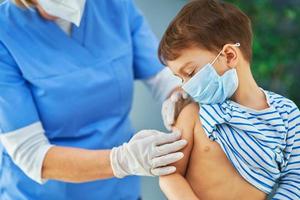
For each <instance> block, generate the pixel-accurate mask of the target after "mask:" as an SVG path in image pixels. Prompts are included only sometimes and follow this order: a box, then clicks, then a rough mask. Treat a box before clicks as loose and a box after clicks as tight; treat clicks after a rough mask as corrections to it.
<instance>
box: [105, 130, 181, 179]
mask: <svg viewBox="0 0 300 200" xmlns="http://www.w3.org/2000/svg"><path fill="white" fill-rule="evenodd" d="M180 138H181V133H180V132H174V133H170V134H166V133H163V132H159V131H155V130H143V131H140V132H139V133H137V134H136V135H135V136H134V137H133V138H132V139H131V140H130V141H129V142H128V143H124V144H123V145H121V146H120V147H115V148H113V149H112V151H111V153H110V162H111V166H112V169H113V173H114V175H115V177H117V178H123V177H125V176H129V175H138V176H161V175H167V174H171V173H174V172H175V171H176V168H175V167H174V166H169V165H170V164H172V163H174V162H177V161H178V160H180V159H181V158H183V153H181V152H177V151H179V150H181V149H182V148H183V147H185V146H186V144H187V141H186V140H180Z"/></svg>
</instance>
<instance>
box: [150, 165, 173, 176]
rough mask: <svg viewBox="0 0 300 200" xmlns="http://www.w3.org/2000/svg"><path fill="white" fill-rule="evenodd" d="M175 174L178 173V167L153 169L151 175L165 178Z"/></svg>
mask: <svg viewBox="0 0 300 200" xmlns="http://www.w3.org/2000/svg"><path fill="white" fill-rule="evenodd" d="M174 172H176V167H174V166H167V167H161V168H155V169H151V173H152V174H153V175H154V176H165V175H169V174H173V173H174Z"/></svg>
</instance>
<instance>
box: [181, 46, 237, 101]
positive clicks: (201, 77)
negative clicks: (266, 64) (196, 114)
mask: <svg viewBox="0 0 300 200" xmlns="http://www.w3.org/2000/svg"><path fill="white" fill-rule="evenodd" d="M233 46H237V47H239V46H240V44H239V43H237V44H235V45H233ZM221 53H222V51H221V52H220V53H219V54H218V55H217V57H216V58H215V59H214V61H213V62H211V63H208V64H206V65H205V66H204V67H203V68H202V69H201V70H200V71H199V72H197V73H196V74H195V75H194V76H193V77H192V78H191V79H190V80H189V81H187V82H186V83H185V84H183V86H182V89H183V90H184V91H186V92H187V93H188V94H189V95H190V96H191V97H192V98H193V99H194V101H196V102H198V103H200V104H216V103H222V102H224V101H225V100H226V99H228V98H230V97H231V96H232V95H233V94H234V92H235V91H236V90H237V88H238V84H239V83H238V76H237V71H236V69H235V68H233V69H230V70H228V71H226V72H225V73H224V74H223V75H222V76H220V75H219V74H218V73H217V72H216V70H215V68H214V67H213V64H214V63H215V61H216V60H217V59H218V57H219V56H220V55H221Z"/></svg>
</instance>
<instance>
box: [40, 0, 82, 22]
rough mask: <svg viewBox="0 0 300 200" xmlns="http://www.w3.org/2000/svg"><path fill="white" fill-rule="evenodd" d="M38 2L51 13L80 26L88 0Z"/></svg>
mask: <svg viewBox="0 0 300 200" xmlns="http://www.w3.org/2000/svg"><path fill="white" fill-rule="evenodd" d="M38 2H39V4H40V6H41V7H42V8H43V9H44V10H45V11H46V12H47V13H48V14H49V15H53V16H55V17H59V18H61V19H64V20H66V21H68V22H72V23H73V24H75V25H76V26H79V25H80V21H81V18H82V14H83V11H84V7H85V3H86V0H38Z"/></svg>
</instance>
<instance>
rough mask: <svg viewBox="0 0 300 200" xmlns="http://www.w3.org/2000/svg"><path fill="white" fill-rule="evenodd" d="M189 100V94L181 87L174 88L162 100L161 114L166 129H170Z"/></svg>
mask: <svg viewBox="0 0 300 200" xmlns="http://www.w3.org/2000/svg"><path fill="white" fill-rule="evenodd" d="M189 102H191V99H190V97H189V95H188V94H187V93H186V92H185V91H183V90H182V89H179V90H175V91H174V92H173V93H172V95H171V96H170V97H169V98H168V99H167V100H165V101H164V103H163V105H162V110H161V114H162V118H163V121H164V125H165V127H166V129H167V130H169V131H171V130H172V125H173V124H174V123H175V121H176V118H177V115H178V114H179V113H180V111H181V110H182V108H183V107H184V106H185V105H186V104H188V103H189Z"/></svg>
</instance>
